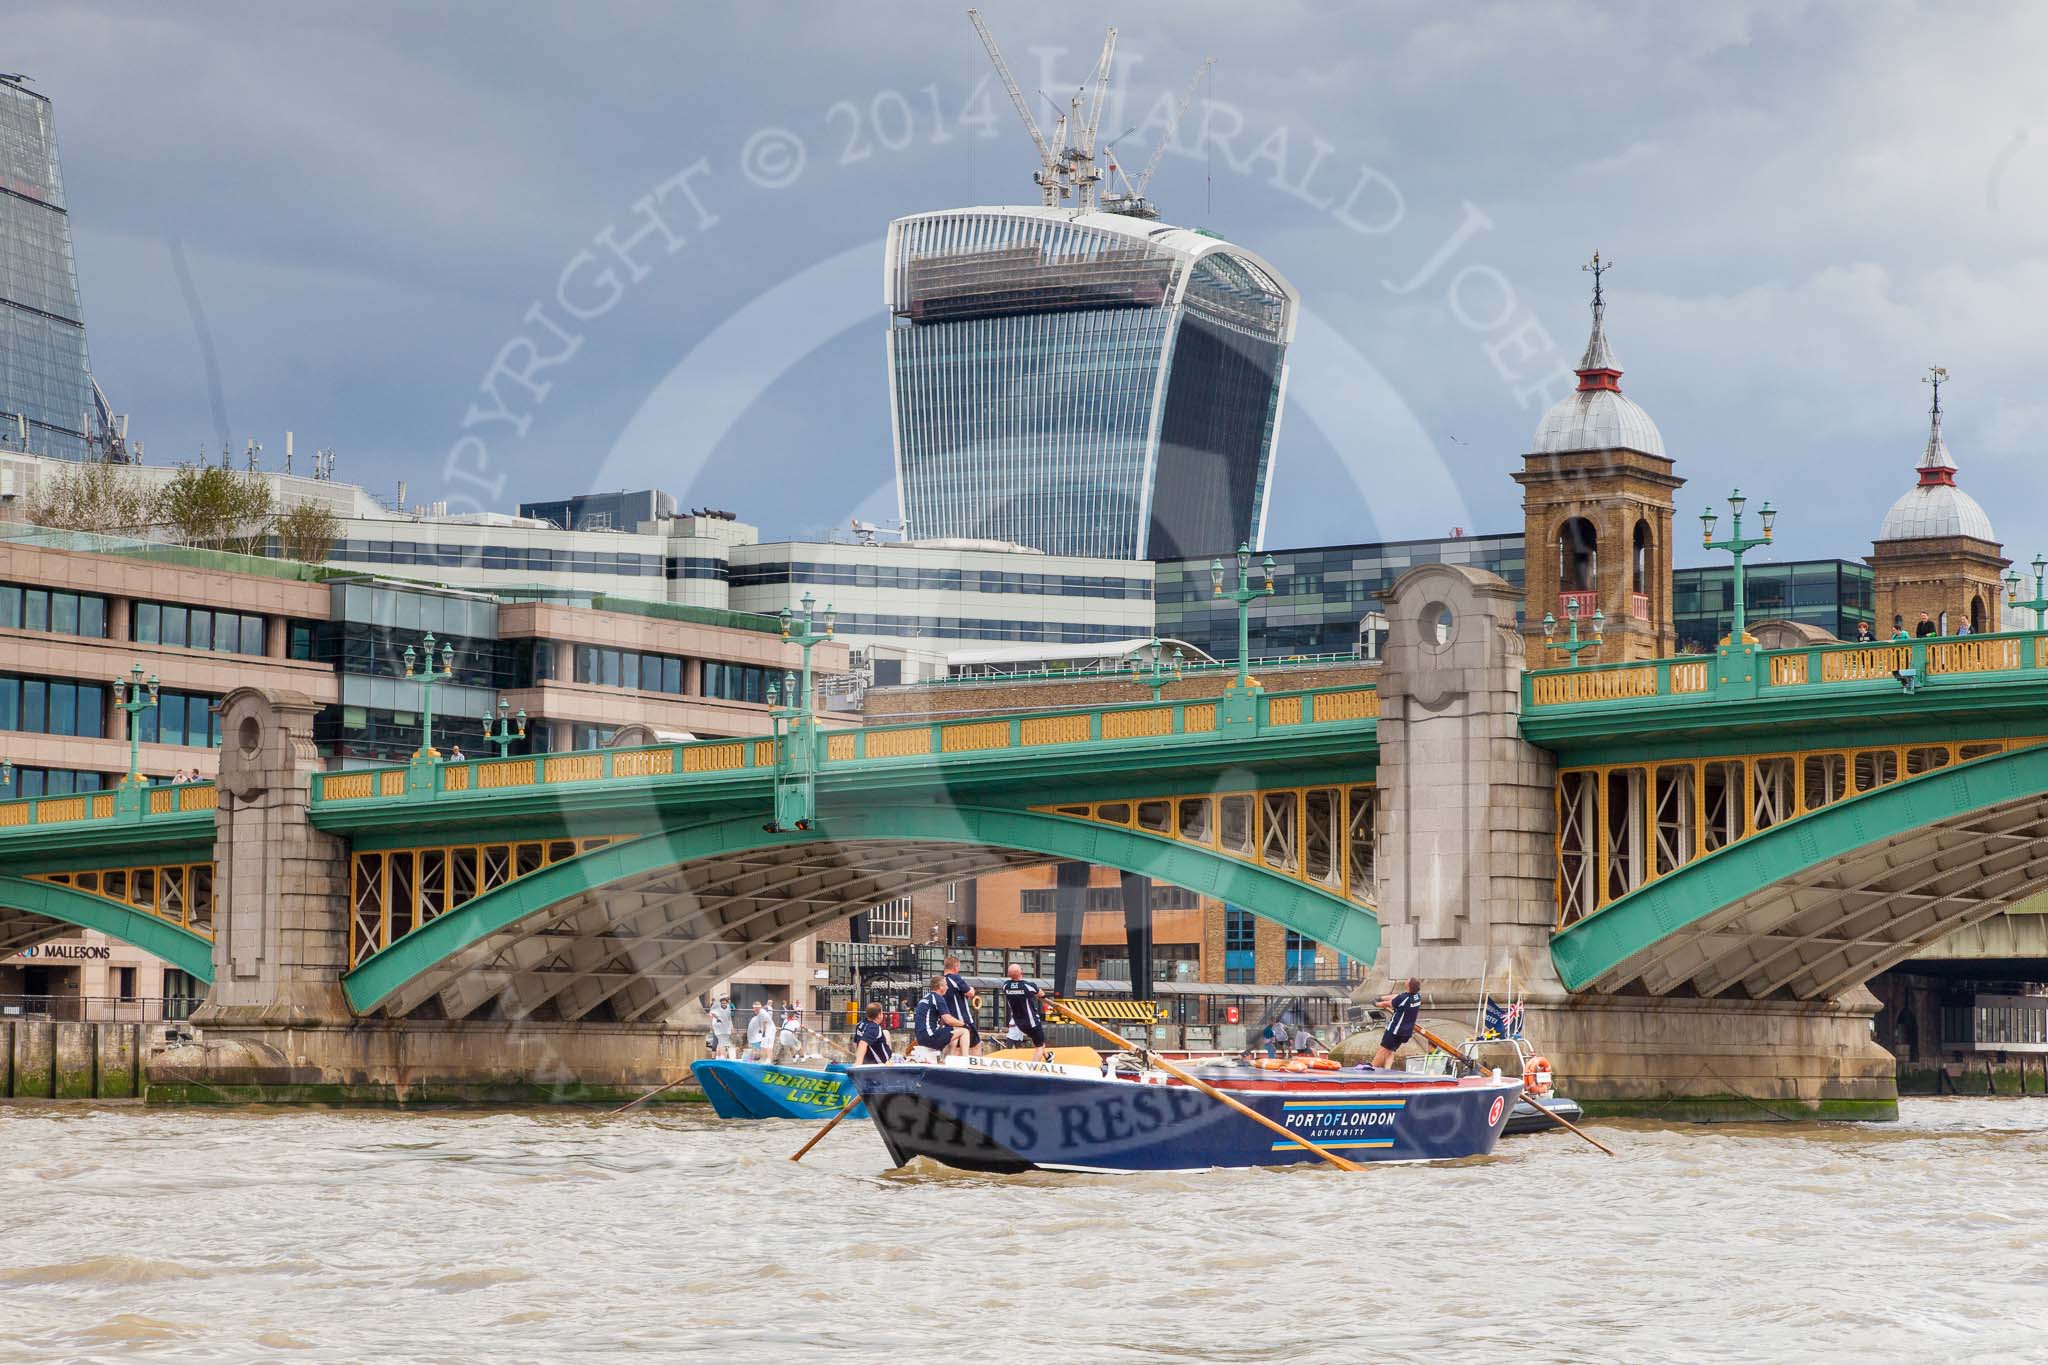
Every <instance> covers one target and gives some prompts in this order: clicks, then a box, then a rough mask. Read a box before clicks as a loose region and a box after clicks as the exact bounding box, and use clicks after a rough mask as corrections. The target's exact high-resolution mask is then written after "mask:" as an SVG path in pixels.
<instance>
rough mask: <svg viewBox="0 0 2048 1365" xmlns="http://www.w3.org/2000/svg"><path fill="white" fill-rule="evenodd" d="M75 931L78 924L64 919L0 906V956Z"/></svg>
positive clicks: (7, 955)
mask: <svg viewBox="0 0 2048 1365" xmlns="http://www.w3.org/2000/svg"><path fill="white" fill-rule="evenodd" d="M77 932H78V926H77V925H75V924H71V923H69V922H67V921H65V920H61V919H52V918H50V917H49V916H48V915H38V914H33V913H31V912H29V911H26V910H14V909H10V908H8V907H6V906H0V957H12V956H13V955H14V954H16V953H18V952H20V951H21V950H22V949H24V948H33V947H35V946H36V945H37V944H41V943H47V942H49V941H50V940H51V939H53V938H61V937H63V936H64V935H65V934H73V933H77Z"/></svg>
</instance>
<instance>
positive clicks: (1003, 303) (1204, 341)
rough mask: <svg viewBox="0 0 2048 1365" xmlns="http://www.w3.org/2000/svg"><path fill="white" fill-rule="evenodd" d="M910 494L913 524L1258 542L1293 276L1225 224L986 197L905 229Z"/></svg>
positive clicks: (901, 366)
mask: <svg viewBox="0 0 2048 1365" xmlns="http://www.w3.org/2000/svg"><path fill="white" fill-rule="evenodd" d="M886 288H887V293H888V300H889V308H890V312H891V315H892V316H891V326H890V330H889V372H890V376H889V377H890V400H891V420H892V423H893V427H894V433H895V453H896V478H897V489H898V497H899V499H900V500H901V502H900V510H901V512H902V515H903V519H904V524H905V526H906V528H907V530H908V533H909V534H910V535H912V536H913V537H915V538H918V539H925V540H929V539H934V538H944V537H961V538H970V539H979V540H999V541H1009V542H1013V543H1016V544H1021V545H1028V546H1031V547H1033V548H1035V549H1039V550H1043V551H1045V552H1046V553H1048V554H1056V555H1082V556H1092V557H1098V558H1113V559H1143V558H1156V557H1159V556H1161V555H1173V554H1184V553H1209V552H1213V551H1221V550H1225V549H1234V548H1235V547H1236V545H1237V543H1238V542H1239V541H1242V540H1251V541H1253V542H1254V543H1256V542H1258V541H1259V540H1260V539H1261V538H1262V536H1263V532H1264V522H1265V508H1266V492H1267V487H1266V482H1267V471H1268V469H1269V468H1270V465H1271V461H1272V453H1273V443H1274V439H1275V436H1276V434H1277V430H1278V422H1279V412H1280V402H1281V398H1282V394H1283V390H1284V386H1285V376H1286V350H1287V343H1288V341H1289V340H1290V339H1291V338H1292V334H1293V329H1294V323H1295V314H1296V310H1297V307H1298V302H1299V299H1298V296H1297V295H1296V294H1295V292H1294V290H1293V288H1292V287H1291V286H1289V285H1288V284H1287V283H1286V282H1285V281H1284V280H1282V279H1281V278H1280V277H1279V276H1278V275H1277V274H1276V273H1275V272H1274V271H1273V270H1272V269H1271V268H1270V267H1269V266H1267V265H1265V264H1264V263H1263V262H1260V261H1258V260H1256V259H1255V258H1253V257H1252V256H1251V255H1250V254H1249V253H1247V252H1244V251H1242V250H1241V249H1239V248H1236V247H1233V246H1230V245H1229V244H1228V243H1225V242H1222V241H1219V240H1217V239H1215V238H1211V237H1206V236H1204V235H1202V234H1199V233H1194V232H1188V231H1185V230H1183V229H1179V228H1171V227H1162V226H1158V225H1154V224H1149V223H1146V222H1144V221H1143V220H1139V219H1132V218H1123V217H1118V216H1116V215H1111V214H1082V215H1074V214H1070V213H1065V212H1060V211H1055V210H1046V209H1038V208H987V209H967V210H958V211H949V212H944V213H932V214H923V215H919V216H916V217H911V218H904V219H899V220H898V221H896V222H895V223H892V224H891V225H890V228H889V243H888V253H887V261H886Z"/></svg>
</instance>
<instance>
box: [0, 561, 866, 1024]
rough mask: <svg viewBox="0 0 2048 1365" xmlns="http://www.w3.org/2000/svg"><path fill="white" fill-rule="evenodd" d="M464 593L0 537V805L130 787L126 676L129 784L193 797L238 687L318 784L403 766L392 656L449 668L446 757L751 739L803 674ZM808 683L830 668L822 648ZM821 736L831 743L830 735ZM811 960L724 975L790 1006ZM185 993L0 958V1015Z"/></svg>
mask: <svg viewBox="0 0 2048 1365" xmlns="http://www.w3.org/2000/svg"><path fill="white" fill-rule="evenodd" d="M559 596H561V597H562V598H564V599H565V600H560V601H556V600H549V599H548V597H546V596H545V595H542V594H539V593H536V594H534V595H528V596H524V597H520V598H501V597H498V596H496V595H494V594H490V593H483V592H475V591H464V590H461V589H451V588H446V587H439V586H433V585H429V584H425V583H418V582H400V581H396V580H392V579H386V578H379V577H372V576H369V575H364V574H357V573H349V572H343V571H338V570H335V569H330V568H322V567H320V566H317V565H309V564H298V563H293V562H290V561H286V560H276V559H263V558H256V557H251V556H243V555H234V554H225V553H221V552H217V551H209V550H191V549H184V548H181V547H176V546H169V545H154V544H146V543H143V542H137V541H124V540H118V539H115V538H112V537H101V536H91V535H86V534H83V533H78V532H63V531H46V530H39V529H37V528H33V527H27V526H22V525H20V524H18V523H17V524H12V525H5V526H0V758H4V759H5V760H6V761H7V762H8V763H9V764H11V765H12V768H11V772H10V776H11V781H10V782H9V784H8V785H6V786H5V787H4V788H0V800H6V799H10V798H16V797H46V796H70V795H74V794H77V793H80V792H94V791H101V790H104V789H106V788H109V787H112V786H113V785H114V784H115V783H116V782H118V781H119V780H120V778H121V777H122V775H123V774H124V773H126V772H127V770H128V755H129V745H128V731H127V728H126V727H127V721H128V716H127V714H126V712H124V711H122V710H121V709H120V708H118V707H116V706H115V705H114V704H113V683H114V680H115V679H116V678H126V677H127V676H129V671H130V669H131V668H132V667H133V666H135V665H137V664H139V665H141V666H142V668H143V670H144V674H145V676H154V677H155V678H156V679H157V682H158V692H157V704H156V705H155V707H153V708H151V709H149V710H145V711H143V712H141V713H140V715H139V716H138V717H137V723H138V736H139V740H140V748H139V755H138V756H139V761H140V768H141V772H142V773H143V774H144V775H145V776H146V777H149V778H152V779H156V780H162V779H164V778H167V777H169V776H172V775H173V774H176V773H179V772H190V773H194V774H196V775H198V776H199V777H202V778H205V777H210V776H211V775H212V774H213V772H214V771H215V767H216V763H217V751H218V749H219V747H220V743H221V735H220V722H219V716H218V714H217V710H216V708H217V707H218V705H219V703H220V701H221V699H222V698H223V697H224V696H226V695H227V694H228V693H230V692H232V691H234V690H235V689H236V688H238V687H250V686H253V687H265V688H275V689H280V690H284V691H291V692H298V693H301V694H303V695H305V696H307V697H310V698H312V699H313V700H314V701H316V702H318V703H320V706H321V710H320V711H319V713H318V715H317V716H316V717H315V721H314V736H315V739H316V741H317V742H318V743H319V745H320V747H321V750H322V753H323V755H324V756H325V757H326V759H327V761H328V763H329V765H330V766H331V767H346V766H352V765H359V764H364V763H370V762H384V763H389V762H399V761H403V760H404V759H406V758H407V757H409V756H410V755H411V754H412V752H413V751H414V750H415V749H416V748H418V746H419V743H420V738H421V729H422V716H421V714H420V708H421V702H422V689H421V687H420V685H419V683H417V682H414V681H410V680H408V679H406V677H405V676H404V674H405V660H404V655H405V650H406V648H407V646H412V647H413V648H414V649H415V651H417V650H419V649H420V648H422V647H423V646H424V643H425V640H424V637H425V636H426V634H427V633H428V632H429V631H431V632H432V633H433V634H434V637H435V646H436V652H437V653H438V652H439V649H440V648H441V647H442V646H448V645H452V646H453V647H454V656H453V663H454V678H453V679H452V680H451V681H450V682H447V683H444V684H440V685H438V686H437V687H436V689H435V695H434V698H433V705H434V739H435V744H436V747H438V748H439V749H440V750H441V751H442V752H443V753H444V754H445V753H450V752H452V751H453V749H454V748H456V747H457V746H460V747H461V748H462V749H463V750H464V751H465V752H466V753H467V754H468V755H469V756H471V757H480V756H483V755H486V754H489V753H491V752H492V750H491V748H490V746H488V745H487V744H486V742H485V740H484V722H485V718H486V717H487V716H491V715H494V714H495V713H496V709H497V708H496V703H497V702H498V701H499V700H500V699H501V698H502V699H503V700H504V702H505V703H506V706H507V709H508V710H510V711H513V712H517V711H524V712H525V713H526V715H527V727H526V735H525V737H524V738H522V739H517V740H515V741H514V742H513V743H512V745H511V750H512V751H513V752H515V753H525V752H551V751H558V750H565V749H571V748H593V747H597V746H600V745H604V744H608V743H610V742H611V741H612V740H613V738H614V737H615V735H616V734H617V732H618V731H620V730H621V729H624V728H625V727H628V726H632V727H634V728H635V730H636V732H639V733H652V734H656V735H675V736H683V735H690V736H695V737H697V738H714V737H721V736H727V735H766V734H768V733H770V730H771V725H770V721H769V716H768V710H769V708H768V701H767V688H768V684H769V682H770V681H771V680H774V679H778V678H780V677H781V676H782V674H783V673H785V672H786V671H793V670H795V669H797V668H799V667H801V657H800V653H799V651H798V649H797V648H796V646H794V645H791V644H788V643H786V642H785V641H784V640H783V639H782V635H781V630H780V626H779V624H778V623H777V622H775V621H774V620H772V619H768V618H764V617H753V616H744V615H741V614H738V613H733V612H724V611H716V610H710V609H705V608H698V607H689V606H681V605H676V604H671V603H660V602H643V601H631V600H624V599H621V600H616V601H610V602H609V604H608V605H607V606H606V607H604V608H602V609H591V608H589V607H585V606H581V605H578V604H577V603H578V600H579V598H578V595H577V594H574V593H567V594H559ZM813 663H814V665H815V666H816V667H817V668H818V670H819V671H821V672H824V673H833V672H843V671H844V670H845V668H846V650H845V648H844V646H842V645H839V644H832V643H828V644H824V645H820V646H819V647H818V648H817V649H816V651H815V653H814V658H813ZM827 723H828V724H837V723H840V722H838V721H837V720H828V722H827ZM809 953H810V949H809V946H808V944H804V945H798V946H797V947H795V948H793V949H792V950H790V951H789V952H786V953H783V954H781V955H779V960H773V961H770V962H766V963H760V964H756V965H755V966H752V967H749V968H748V969H747V970H746V971H745V972H743V973H741V976H742V977H744V978H745V979H746V980H748V981H750V982H754V983H755V984H756V986H757V988H758V989H764V990H773V991H775V992H776V993H777V994H778V995H779V996H780V997H781V998H802V995H801V992H802V989H804V988H806V985H807V982H808V980H809V975H810V973H811V971H812V970H813V968H812V965H811V960H810V956H809ZM201 994H203V989H202V988H200V987H199V986H198V985H197V983H195V982H193V981H191V980H189V979H186V978H182V977H180V976H179V975H178V974H177V973H175V972H173V971H171V970H170V969H169V968H167V967H165V965H164V964H163V963H162V962H160V961H158V960H157V959H155V958H153V957H150V956H148V955H147V954H144V953H141V952H139V951H137V950H135V949H132V948H127V947H125V946H123V945H120V944H116V943H111V942H110V941H109V940H107V939H106V938H105V937H104V936H100V935H94V934H85V933H81V934H76V935H67V936H66V937H64V938H63V939H60V940H58V941H56V942H54V943H52V944H48V945H42V946H39V947H38V948H36V949H35V950H32V951H30V952H27V953H16V954H7V955H0V1012H4V1011H5V1010H7V1009H8V1008H16V1009H29V1010H31V1011H33V1012H40V1013H54V1014H56V1015H58V1016H59V1017H71V1018H76V1017H88V1016H89V1017H94V1018H130V1019H134V1018H149V1019H156V1018H163V1017H171V1018H176V1017H180V1014H181V1012H188V1011H189V1009H190V1007H191V1004H192V1003H193V1001H194V1000H195V999H196V998H197V997H198V996H199V995H201Z"/></svg>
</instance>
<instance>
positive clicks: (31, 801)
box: [0, 782, 220, 834]
mask: <svg viewBox="0 0 2048 1365" xmlns="http://www.w3.org/2000/svg"><path fill="white" fill-rule="evenodd" d="M142 796H143V799H142V800H141V801H140V802H138V803H136V804H135V805H134V806H132V807H128V808H127V809H126V810H125V811H124V809H123V806H124V803H123V802H122V800H121V799H120V798H121V793H120V792H119V791H118V790H117V789H114V788H108V789H106V790H103V791H92V792H77V793H73V794H70V795H64V796H19V797H16V798H14V799H13V800H11V801H0V834H4V833H6V832H7V831H9V830H18V829H37V828H45V827H48V826H51V825H75V824H80V823H84V822H88V821H95V820H114V819H117V818H125V819H128V820H148V819H150V818H151V817H153V816H154V817H159V818H160V817H163V816H170V815H184V814H192V813H195V812H200V811H210V810H212V809H214V807H215V806H216V805H217V804H218V802H219V799H220V796H219V792H218V791H217V790H216V789H215V787H214V785H213V783H211V782H181V783H178V784H176V785H168V784H165V785H158V786H147V787H144V788H143V789H142Z"/></svg>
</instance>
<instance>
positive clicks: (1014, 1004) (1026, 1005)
mask: <svg viewBox="0 0 2048 1365" xmlns="http://www.w3.org/2000/svg"><path fill="white" fill-rule="evenodd" d="M1044 999H1045V992H1043V991H1041V990H1039V989H1038V987H1037V986H1035V985H1033V984H1032V983H1031V982H1029V981H1026V980H1025V979H1024V968H1023V967H1022V965H1020V964H1018V963H1015V962H1012V963H1011V964H1010V979H1009V980H1007V981H1005V982H1003V1003H1004V1004H1006V1005H1008V1006H1009V1007H1010V1024H1011V1026H1012V1027H1013V1028H1015V1029H1016V1030H1017V1032H1018V1033H1021V1034H1023V1035H1024V1036H1025V1037H1026V1038H1029V1039H1030V1040H1031V1042H1032V1045H1033V1046H1034V1047H1038V1048H1040V1049H1043V1048H1044V1047H1045V1004H1044Z"/></svg>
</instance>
